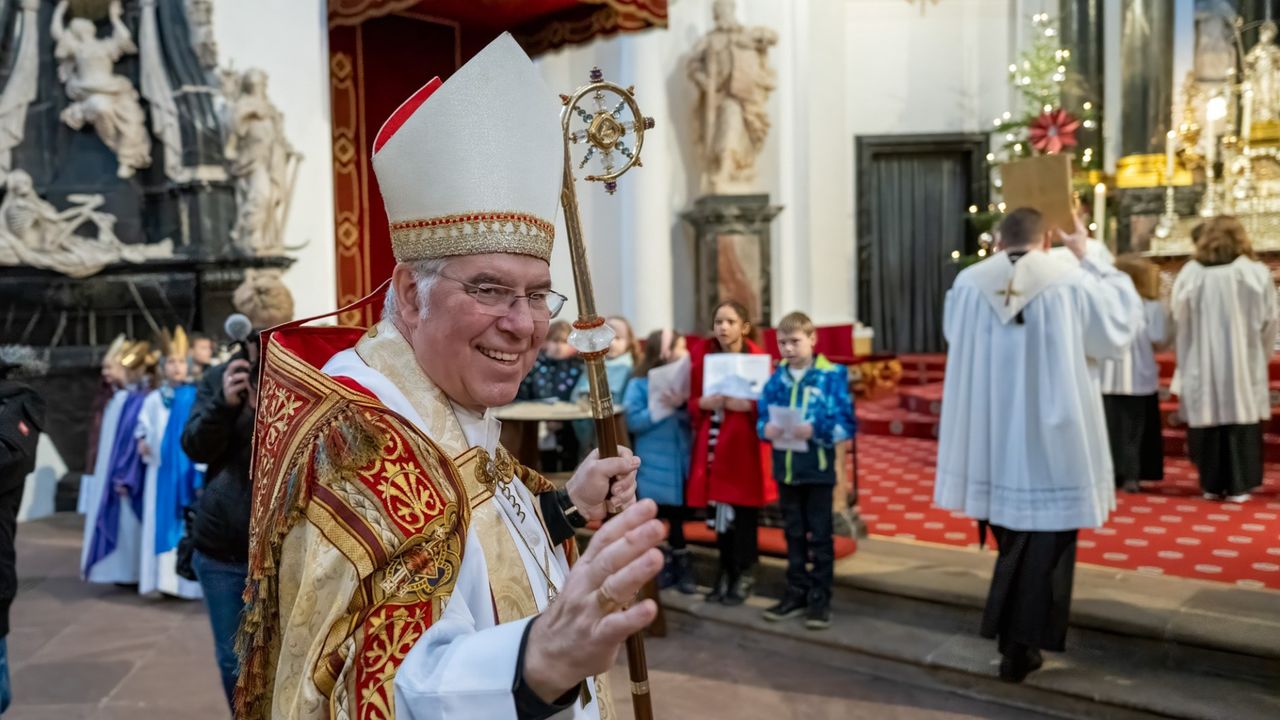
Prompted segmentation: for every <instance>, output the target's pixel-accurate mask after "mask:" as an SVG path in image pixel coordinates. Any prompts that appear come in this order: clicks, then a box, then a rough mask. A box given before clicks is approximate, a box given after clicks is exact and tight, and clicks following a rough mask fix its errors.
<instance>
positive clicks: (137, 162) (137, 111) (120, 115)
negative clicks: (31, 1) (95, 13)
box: [50, 0, 151, 178]
mask: <svg viewBox="0 0 1280 720" xmlns="http://www.w3.org/2000/svg"><path fill="white" fill-rule="evenodd" d="M66 13H67V0H60V2H59V3H58V5H57V7H56V8H54V11H53V23H52V25H51V28H50V33H51V34H52V36H53V40H54V42H55V43H56V45H55V47H54V53H55V56H56V57H57V59H58V79H59V80H61V81H62V82H63V83H64V84H65V88H66V91H67V97H69V98H71V104H70V105H68V106H67V107H66V109H64V110H63V111H62V115H61V118H62V121H63V122H64V123H66V124H67V125H68V126H69V127H71V128H72V129H73V130H79V129H81V128H83V127H84V126H85V125H92V126H93V128H94V130H96V131H97V133H98V137H100V138H102V142H103V143H105V144H106V146H107V147H108V148H111V151H112V152H114V153H115V154H116V159H117V160H118V161H119V163H120V165H119V169H118V170H117V173H116V174H117V175H119V176H120V177H122V178H128V177H132V176H133V174H134V173H135V172H136V171H137V170H138V169H140V168H145V167H147V166H148V165H150V164H151V136H150V135H148V134H147V126H146V116H145V115H144V114H143V111H142V105H141V104H140V103H139V102H138V91H137V89H136V88H134V86H133V83H131V82H129V80H128V78H126V77H124V76H122V75H116V74H115V64H116V61H117V60H119V59H120V58H121V57H123V56H124V55H128V54H135V53H137V52H138V48H137V46H136V45H134V43H133V35H132V34H130V32H129V29H128V28H127V27H125V25H124V22H123V21H122V20H121V19H120V15H121V9H120V0H113V2H112V3H111V6H110V16H111V29H112V32H111V35H110V36H108V37H104V38H100V37H97V30H96V28H95V27H94V24H93V22H92V21H90V20H87V19H85V18H79V17H77V18H72V19H71V23H70V24H69V25H68V24H67V23H66V21H65V18H66Z"/></svg>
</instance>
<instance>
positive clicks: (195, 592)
mask: <svg viewBox="0 0 1280 720" xmlns="http://www.w3.org/2000/svg"><path fill="white" fill-rule="evenodd" d="M162 392H168V391H167V390H163V391H162V390H152V391H151V392H150V393H149V394H148V395H147V399H146V400H144V401H143V402H142V412H140V413H139V414H138V428H137V429H136V430H135V431H134V437H135V438H137V439H140V440H143V441H145V442H146V443H147V449H148V450H149V451H150V452H149V453H148V454H146V455H143V456H142V462H143V463H144V464H145V465H146V466H147V477H146V484H145V485H143V488H142V541H141V547H140V552H139V559H138V594H140V595H151V594H155V593H164V594H165V595H172V596H174V597H180V598H184V599H188V600H195V599H198V598H200V597H201V593H200V583H198V582H194V581H191V580H187V579H186V578H183V577H180V576H179V575H178V573H177V570H176V568H177V563H178V551H177V550H170V551H169V552H166V553H164V554H162V555H158V554H156V494H157V492H158V490H159V482H160V445H161V444H162V443H163V442H164V431H165V427H166V426H167V425H168V423H169V407H168V405H166V404H165V401H164V396H163V395H162V394H161V393H162ZM171 397H172V396H171Z"/></svg>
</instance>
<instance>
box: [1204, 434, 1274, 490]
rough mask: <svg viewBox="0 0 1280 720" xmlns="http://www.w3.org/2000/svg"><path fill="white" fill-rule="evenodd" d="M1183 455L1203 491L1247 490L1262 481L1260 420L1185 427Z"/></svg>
mask: <svg viewBox="0 0 1280 720" xmlns="http://www.w3.org/2000/svg"><path fill="white" fill-rule="evenodd" d="M1187 454H1188V455H1190V456H1191V462H1193V463H1195V465H1196V470H1197V471H1199V473H1200V488H1201V489H1203V490H1204V491H1205V492H1207V493H1213V494H1215V495H1241V494H1244V493H1247V492H1249V491H1250V490H1252V489H1254V488H1256V487H1258V486H1259V485H1261V484H1262V423H1253V424H1252V425H1218V426H1215V427H1204V428H1188V429H1187Z"/></svg>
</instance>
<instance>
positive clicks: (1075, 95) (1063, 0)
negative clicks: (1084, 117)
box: [1058, 0, 1107, 167]
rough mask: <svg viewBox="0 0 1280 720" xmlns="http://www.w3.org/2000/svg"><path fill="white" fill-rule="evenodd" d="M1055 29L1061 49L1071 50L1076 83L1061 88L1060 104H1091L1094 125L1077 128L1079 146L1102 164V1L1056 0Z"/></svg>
mask: <svg viewBox="0 0 1280 720" xmlns="http://www.w3.org/2000/svg"><path fill="white" fill-rule="evenodd" d="M1058 16H1059V28H1060V31H1061V34H1062V46H1063V48H1065V49H1067V50H1069V51H1070V52H1071V68H1072V70H1073V72H1074V74H1075V75H1076V77H1077V78H1078V79H1079V83H1078V84H1075V85H1068V87H1067V88H1066V89H1065V90H1064V91H1063V97H1062V100H1063V103H1064V104H1065V105H1066V106H1067V107H1082V106H1083V105H1084V103H1086V102H1088V103H1091V104H1092V106H1093V109H1094V113H1095V115H1096V117H1097V119H1098V121H1099V122H1098V124H1097V125H1096V126H1094V127H1093V128H1084V127H1082V128H1081V129H1080V131H1079V133H1078V134H1079V137H1080V146H1081V147H1091V148H1093V149H1094V150H1093V154H1094V159H1095V165H1096V166H1097V167H1103V166H1104V163H1105V161H1106V156H1105V155H1104V150H1103V143H1102V123H1103V122H1106V121H1107V118H1105V117H1104V115H1103V74H1104V67H1105V65H1106V62H1105V60H1104V49H1103V37H1104V35H1103V2H1102V0H1060V4H1059V11H1058Z"/></svg>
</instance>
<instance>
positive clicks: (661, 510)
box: [622, 330, 698, 595]
mask: <svg viewBox="0 0 1280 720" xmlns="http://www.w3.org/2000/svg"><path fill="white" fill-rule="evenodd" d="M687 354H688V351H687V349H686V346H685V339H684V338H683V337H681V336H680V334H679V333H675V332H673V331H671V330H657V331H655V332H653V333H652V334H650V335H649V337H648V339H647V340H645V343H644V354H643V356H642V357H641V360H640V364H639V365H637V366H636V368H635V373H634V376H633V377H632V379H631V381H630V382H628V383H627V387H626V391H625V392H624V393H623V401H622V407H623V411H624V412H625V413H626V418H627V430H629V431H630V432H631V434H632V436H633V438H634V450H635V453H636V455H639V456H640V458H641V460H642V461H643V462H642V463H641V465H640V470H639V471H638V472H637V474H636V485H637V487H636V494H637V495H638V496H639V497H641V498H650V499H652V500H653V501H654V502H656V503H658V517H661V518H662V519H664V520H666V521H667V522H668V523H669V524H670V526H671V529H670V530H669V531H668V532H667V543H668V545H669V546H670V560H669V564H668V566H667V569H666V571H665V572H664V573H663V574H664V575H665V576H666V577H667V578H669V581H668V583H669V584H670V585H674V586H675V587H676V589H677V590H679V591H680V592H682V593H685V594H686V595H688V594H692V593H694V592H697V590H698V586H697V583H696V582H695V580H694V577H693V565H692V563H691V561H690V557H689V549H688V548H687V547H686V546H685V542H684V521H685V519H686V515H687V512H686V510H685V504H684V503H685V500H684V490H685V483H686V481H687V480H688V479H689V459H690V454H691V440H692V432H691V431H690V428H689V410H688V408H687V407H686V405H687V403H688V401H689V398H688V396H687V395H678V394H676V393H673V392H671V391H668V392H667V393H665V394H664V397H662V398H660V399H659V402H660V404H662V405H664V406H666V407H668V408H671V409H672V410H673V411H674V412H672V414H670V415H668V416H667V417H665V418H662V419H661V420H658V421H657V422H654V420H653V416H652V415H651V414H650V413H649V371H650V370H652V369H654V368H656V367H661V366H663V365H666V364H667V363H673V362H677V361H679V360H680V359H682V358H683V357H685V355H687Z"/></svg>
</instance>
